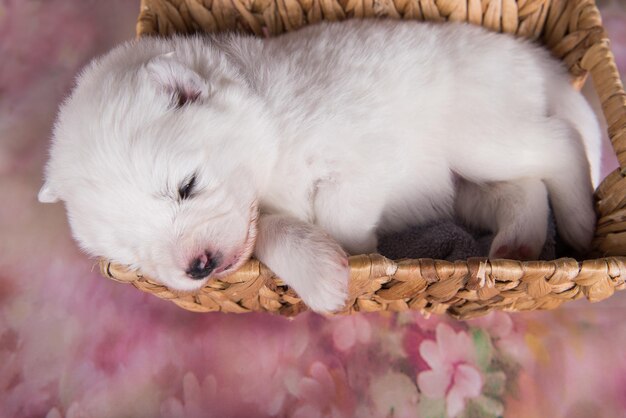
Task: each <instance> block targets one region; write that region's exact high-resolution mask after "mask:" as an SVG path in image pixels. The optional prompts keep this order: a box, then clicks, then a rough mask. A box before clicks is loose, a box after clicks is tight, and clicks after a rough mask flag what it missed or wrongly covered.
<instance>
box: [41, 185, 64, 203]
mask: <svg viewBox="0 0 626 418" xmlns="http://www.w3.org/2000/svg"><path fill="white" fill-rule="evenodd" d="M37 199H38V200H39V201H40V202H41V203H55V202H58V201H59V197H58V196H57V194H56V192H55V191H54V189H53V188H52V187H51V186H50V183H48V182H47V181H46V182H45V183H44V185H43V186H42V188H41V190H39V194H38V195H37Z"/></svg>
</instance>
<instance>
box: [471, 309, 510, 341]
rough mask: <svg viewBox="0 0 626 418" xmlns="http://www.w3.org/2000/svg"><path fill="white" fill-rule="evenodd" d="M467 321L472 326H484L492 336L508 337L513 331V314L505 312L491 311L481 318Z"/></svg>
mask: <svg viewBox="0 0 626 418" xmlns="http://www.w3.org/2000/svg"><path fill="white" fill-rule="evenodd" d="M467 323H468V324H469V325H471V326H474V327H478V328H482V329H484V330H485V331H487V332H488V333H489V335H491V337H492V338H506V337H508V336H509V335H510V334H511V332H513V328H514V327H513V320H512V319H511V315H510V314H508V313H505V312H497V311H495V312H490V313H489V314H487V315H485V316H481V317H480V318H475V319H470V320H469V321H467Z"/></svg>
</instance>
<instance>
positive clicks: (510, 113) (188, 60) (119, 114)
mask: <svg viewBox="0 0 626 418" xmlns="http://www.w3.org/2000/svg"><path fill="white" fill-rule="evenodd" d="M599 138H600V135H599V128H598V124H597V121H596V120H595V117H594V115H593V113H592V111H591V109H590V108H589V106H588V105H587V104H586V102H585V101H584V99H583V98H582V96H581V95H580V94H579V93H578V92H576V91H575V90H574V89H573V88H572V87H571V86H570V84H569V80H568V76H567V74H566V71H565V70H564V69H563V68H562V67H561V65H560V64H559V63H558V62H557V61H556V60H554V59H552V58H551V57H550V56H549V54H548V53H547V52H545V51H543V50H542V49H540V48H538V47H535V46H533V45H531V44H530V43H528V42H522V41H518V40H514V39H513V38H512V37H509V36H506V35H498V34H492V33H488V32H486V31H485V30H483V29H480V28H477V27H472V26H466V25H459V24H445V25H430V24H424V23H417V22H397V21H371V20H370V21H358V20H352V21H348V22H344V23H334V24H322V25H317V26H314V27H308V28H305V29H302V30H300V31H297V32H295V33H290V34H287V35H283V36H280V37H277V38H274V39H267V40H261V39H257V38H253V37H246V36H239V35H228V36H216V37H209V38H200V37H194V38H173V39H148V38H144V39H140V40H136V41H132V42H129V43H127V44H125V45H123V46H121V47H118V48H116V49H114V50H113V51H112V52H110V53H109V54H107V55H105V56H104V57H102V58H100V59H97V60H95V61H94V62H93V63H92V64H91V65H89V66H88V67H87V68H86V69H85V70H84V72H83V73H82V74H81V76H80V77H79V79H78V84H77V86H76V88H75V90H74V91H73V93H72V95H71V96H70V97H69V99H68V100H67V101H66V102H65V103H64V104H63V106H62V108H61V111H60V113H59V116H58V121H57V124H56V127H55V131H54V140H53V144H52V149H51V157H50V161H49V163H48V166H47V171H46V173H47V178H46V183H45V185H44V187H43V188H42V190H41V192H40V194H39V198H40V200H41V201H44V202H53V201H56V200H58V199H62V200H64V201H65V203H66V207H67V211H68V215H69V220H70V223H71V227H72V231H73V234H74V236H75V238H76V239H77V240H78V242H79V243H80V245H81V247H82V248H83V249H85V250H86V251H87V252H89V253H90V254H93V255H97V256H103V257H107V258H109V259H111V260H113V261H116V262H118V263H123V264H128V265H130V266H133V267H137V268H141V270H142V271H143V272H144V273H145V274H147V275H150V276H152V277H154V278H155V279H157V280H160V281H161V282H162V283H164V284H165V285H167V286H169V287H170V288H172V289H177V290H183V291H189V290H194V289H198V288H200V287H201V286H203V285H204V284H205V283H206V282H207V280H209V279H210V278H212V277H221V276H223V275H226V274H229V273H231V272H232V271H234V270H235V269H237V268H238V267H240V266H241V265H242V263H244V262H245V261H246V260H247V259H248V258H249V256H250V255H251V252H252V251H253V250H254V254H255V256H256V257H258V258H259V259H260V260H261V261H262V262H264V263H266V264H267V265H268V267H269V268H270V269H272V270H273V271H274V272H275V273H277V274H278V275H279V276H280V277H281V278H282V279H283V280H284V281H285V282H286V283H287V284H289V285H290V286H292V287H293V288H294V289H295V291H296V292H297V293H298V294H299V295H300V296H301V297H302V299H303V301H304V302H305V303H306V304H307V305H308V306H309V307H311V308H312V309H314V310H317V311H332V310H336V309H339V308H341V307H342V305H343V304H344V303H345V300H346V296H347V283H348V276H349V270H348V265H347V257H346V253H345V252H347V253H350V254H360V253H369V252H374V251H375V250H376V233H377V232H380V231H382V230H385V231H389V230H398V229H401V228H403V227H405V226H407V225H409V224H417V223H420V222H425V221H429V220H432V219H434V218H442V217H451V216H454V215H455V212H456V214H457V215H458V216H460V217H462V218H463V219H465V220H466V221H468V222H469V223H472V224H476V225H478V226H481V227H486V228H489V229H491V230H493V231H494V232H496V237H495V239H494V242H493V245H492V247H491V254H490V255H491V256H492V257H519V258H533V257H536V256H537V255H538V254H539V252H540V250H541V248H542V245H543V243H544V241H545V238H546V230H547V227H546V224H547V218H548V202H549V201H550V202H551V205H552V208H553V210H554V214H555V216H556V221H557V225H558V229H559V232H560V235H561V236H562V237H563V238H564V239H565V240H566V241H567V242H568V243H569V244H570V245H572V246H573V247H574V248H575V249H577V250H579V251H585V250H586V249H587V248H588V247H589V245H590V241H591V238H592V234H593V229H594V223H595V215H594V211H593V207H592V181H591V177H593V178H594V180H596V181H597V179H598V178H597V177H598V169H599V161H598V160H599V152H600V151H599V150H600V147H599ZM585 149H586V151H587V153H588V156H589V159H590V160H591V162H592V164H591V173H592V174H591V175H590V166H589V162H588V160H587V158H586V152H585ZM344 251H345V252H344Z"/></svg>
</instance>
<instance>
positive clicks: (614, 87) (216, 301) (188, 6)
mask: <svg viewBox="0 0 626 418" xmlns="http://www.w3.org/2000/svg"><path fill="white" fill-rule="evenodd" d="M353 17H356V18H365V17H387V18H396V19H418V20H429V21H468V22H470V23H473V24H477V25H482V26H484V27H487V28H489V29H491V30H494V31H499V32H508V33H512V34H515V35H516V36H522V37H527V38H531V39H536V40H538V41H540V42H542V43H543V44H545V45H546V47H548V48H549V49H550V50H551V51H552V53H553V54H554V55H555V56H557V57H558V58H560V59H562V60H563V61H564V62H565V63H566V65H567V66H568V68H569V70H570V73H571V74H572V76H573V77H574V80H575V81H576V82H577V83H579V84H580V83H581V82H582V80H584V78H585V76H586V75H587V74H590V75H591V77H592V80H593V85H594V87H595V90H596V92H597V94H598V96H599V98H600V101H601V103H602V109H603V112H604V115H605V118H606V121H607V124H608V134H609V137H610V139H611V142H612V144H613V148H614V150H615V153H616V155H617V158H618V161H619V165H620V168H619V169H618V170H616V171H615V172H613V173H611V174H610V175H609V176H608V177H607V178H606V179H605V180H604V181H603V183H602V184H601V185H600V187H599V188H598V190H596V209H597V213H598V224H597V228H596V234H595V239H594V241H593V253H592V254H591V256H592V257H603V258H595V259H588V260H585V261H577V260H574V259H571V258H563V259H559V260H554V261H531V262H520V261H514V260H488V259H486V258H475V259H468V260H461V261H456V262H447V261H441V260H432V259H418V260H400V261H392V260H389V259H386V258H385V257H382V256H380V255H378V254H372V255H359V256H353V257H350V267H351V279H350V298H349V301H348V303H347V305H346V309H345V310H344V313H351V312H355V311H379V310H389V311H402V310H407V309H419V310H421V311H423V312H433V313H448V314H451V315H453V316H455V317H457V318H469V317H473V316H477V315H481V314H484V313H486V312H488V311H490V310H492V309H502V310H507V311H523V310H534V309H553V308H556V307H558V306H559V305H560V304H561V303H563V302H565V301H567V300H574V299H578V298H581V297H583V296H584V297H586V298H587V299H589V300H590V301H592V302H595V301H599V300H602V299H605V298H607V297H609V296H611V295H612V294H613V293H614V291H615V290H621V289H624V288H625V287H626V284H625V283H624V278H626V257H623V255H625V254H626V179H625V178H624V176H625V175H626V169H625V168H626V95H625V94H624V90H623V87H622V84H621V81H620V79H619V74H618V72H617V68H616V66H615V63H614V59H613V55H612V53H611V51H610V49H609V42H608V39H607V38H606V34H605V31H604V28H603V27H602V22H601V19H600V14H599V12H598V10H597V8H596V6H595V5H594V3H593V1H591V0H552V1H551V0H519V1H515V0H458V1H457V0H341V1H335V0H228V1H226V0H142V3H141V13H140V16H139V19H138V22H137V35H138V36H145V35H164V36H167V35H171V34H173V33H192V32H201V31H205V32H215V31H225V30H239V31H245V32H250V33H254V34H256V35H258V36H273V35H278V34H280V33H283V32H286V31H291V30H296V29H298V28H300V27H302V26H304V25H307V24H311V23H315V22H318V21H321V20H343V19H347V18H353ZM100 267H101V271H102V274H103V275H105V276H106V277H109V278H111V279H114V280H117V281H120V282H125V283H131V284H133V285H134V286H135V287H137V288H138V289H140V290H143V291H146V292H150V293H153V294H154V295H156V296H158V297H160V298H163V299H168V300H171V301H173V302H174V303H176V304H178V305H179V306H181V307H183V308H185V309H189V310H192V311H198V312H209V311H224V312H249V311H270V312H276V313H280V314H283V315H295V314H297V313H299V312H302V311H304V310H306V307H305V306H304V304H303V303H302V302H301V301H300V299H299V298H298V296H297V295H296V294H295V293H294V292H293V290H291V289H289V288H288V287H287V286H285V285H284V283H283V282H282V281H281V280H280V279H279V278H277V277H275V276H274V275H273V274H272V272H271V271H269V270H268V269H267V268H266V267H265V266H263V265H262V264H261V263H259V262H258V261H256V260H250V261H249V262H248V263H247V264H246V265H244V267H243V268H241V269H240V270H239V271H238V272H236V273H234V274H233V275H231V276H229V277H226V278H223V279H221V280H212V281H209V283H207V285H206V286H205V287H204V288H203V289H201V290H200V292H199V293H197V294H194V295H180V294H177V293H175V292H172V291H170V290H168V289H167V288H165V287H164V286H162V285H159V284H156V283H155V282H154V281H152V280H150V279H149V278H146V277H143V276H142V275H141V273H140V272H134V271H128V270H127V269H125V268H124V267H123V266H119V265H115V264H111V263H109V262H107V261H106V260H101V262H100Z"/></svg>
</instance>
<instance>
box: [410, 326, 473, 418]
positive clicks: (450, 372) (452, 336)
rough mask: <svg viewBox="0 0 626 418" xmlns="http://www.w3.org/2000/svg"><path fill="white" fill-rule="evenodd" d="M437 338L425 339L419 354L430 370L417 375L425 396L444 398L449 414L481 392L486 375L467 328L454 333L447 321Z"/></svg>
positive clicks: (452, 415)
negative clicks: (477, 364)
mask: <svg viewBox="0 0 626 418" xmlns="http://www.w3.org/2000/svg"><path fill="white" fill-rule="evenodd" d="M436 338H437V341H436V342H435V341H433V340H426V341H423V342H422V344H421V345H420V354H421V356H422V358H424V360H425V361H426V363H427V364H428V365H429V366H430V368H431V370H427V371H424V372H421V373H419V374H418V375H417V385H418V387H419V389H420V391H421V392H422V394H423V395H424V396H427V397H429V398H432V399H440V398H445V400H446V410H447V413H448V416H451V417H455V416H457V415H458V414H459V413H460V412H461V411H462V410H463V408H464V407H465V400H466V399H468V398H475V397H477V396H479V395H480V393H481V390H482V386H483V379H482V376H481V375H480V372H479V371H478V369H477V367H476V359H475V357H476V353H475V351H474V345H473V344H472V340H471V338H470V336H469V335H468V334H467V333H466V332H465V331H460V332H458V333H455V332H454V330H453V329H452V328H451V327H450V326H449V325H447V324H443V323H442V324H439V325H438V326H437V330H436Z"/></svg>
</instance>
